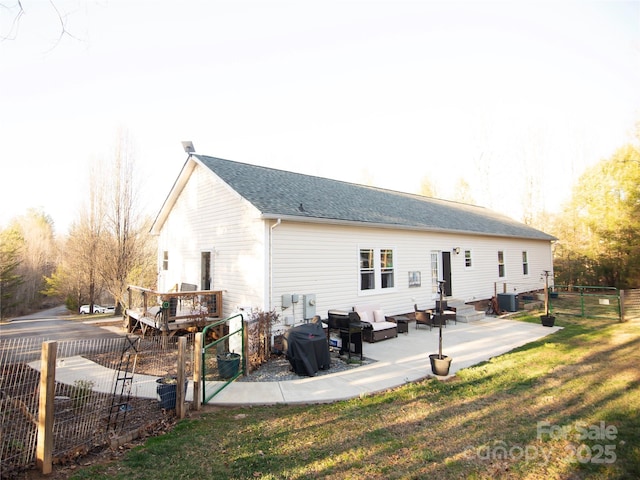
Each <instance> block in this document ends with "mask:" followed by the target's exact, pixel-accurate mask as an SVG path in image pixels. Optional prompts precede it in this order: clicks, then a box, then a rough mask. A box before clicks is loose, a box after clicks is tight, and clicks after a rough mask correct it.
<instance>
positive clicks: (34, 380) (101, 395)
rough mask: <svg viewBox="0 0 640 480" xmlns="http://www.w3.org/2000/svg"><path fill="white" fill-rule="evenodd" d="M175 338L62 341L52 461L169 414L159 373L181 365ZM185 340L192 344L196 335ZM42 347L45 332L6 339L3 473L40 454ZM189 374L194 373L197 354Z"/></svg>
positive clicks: (0, 350) (0, 386) (114, 441)
mask: <svg viewBox="0 0 640 480" xmlns="http://www.w3.org/2000/svg"><path fill="white" fill-rule="evenodd" d="M177 341H178V338H167V337H151V338H141V337H137V336H132V335H130V336H127V337H121V338H107V339H87V340H81V341H68V342H58V344H57V355H56V368H55V371H56V381H55V400H54V422H53V425H54V427H53V436H54V446H53V453H52V456H53V461H54V463H66V462H68V461H70V460H72V459H74V458H76V457H77V456H80V455H83V454H86V453H87V452H89V451H91V450H92V449H94V448H104V447H105V446H111V447H117V446H119V445H120V444H121V443H124V442H126V441H130V440H131V439H132V438H135V437H137V436H139V435H144V432H145V431H146V430H150V429H153V428H155V426H156V425H158V424H159V423H161V422H162V421H163V420H164V418H165V416H166V415H171V413H169V412H168V411H166V410H163V409H162V408H161V404H160V403H159V401H158V398H157V390H156V388H157V383H156V381H157V379H158V378H159V377H166V376H171V375H174V374H175V373H176V371H177V359H178V354H177V352H178V347H177ZM187 344H188V348H190V349H193V336H189V337H188V340H187ZM41 349H42V339H33V338H20V339H9V340H0V471H1V472H2V478H11V477H12V476H13V475H15V474H16V473H17V472H19V471H20V470H24V469H26V468H29V467H31V466H33V465H34V462H35V452H36V443H37V430H38V418H39V411H38V410H39V392H40V368H41V366H40V355H41ZM191 353H192V351H191ZM189 357H191V358H192V355H190V356H189ZM186 374H187V376H189V377H190V376H191V375H192V372H191V362H187V365H186Z"/></svg>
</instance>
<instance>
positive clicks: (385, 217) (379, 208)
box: [193, 155, 555, 240]
mask: <svg viewBox="0 0 640 480" xmlns="http://www.w3.org/2000/svg"><path fill="white" fill-rule="evenodd" d="M193 156H194V157H195V158H196V159H197V160H199V161H200V162H201V163H202V164H203V165H204V166H206V167H207V168H209V169H210V170H211V171H213V172H214V173H215V174H216V175H217V176H218V177H220V178H221V179H222V180H223V181H224V182H225V183H227V184H228V185H229V186H230V187H231V188H233V189H234V190H235V191H237V192H238V193H239V194H240V195H241V196H242V197H244V198H245V199H246V200H247V201H249V202H250V203H251V204H253V205H254V206H255V207H256V208H257V209H258V210H259V211H260V212H261V213H262V215H263V216H265V217H274V218H275V217H279V216H282V217H284V216H286V217H299V218H300V220H301V221H303V220H304V219H308V220H311V219H321V220H325V221H329V222H330V221H339V222H354V223H360V224H362V223H364V224H372V225H385V226H390V227H394V226H395V227H397V228H411V229H420V230H432V231H453V232H460V233H471V234H481V235H496V236H505V237H516V238H531V239H540V240H555V238H554V237H553V236H551V235H548V234H546V233H544V232H541V231H539V230H536V229H534V228H531V227H529V226H527V225H525V224H523V223H520V222H516V221H515V220H512V219H511V218H509V217H506V216H504V215H501V214H498V213H496V212H493V211H491V210H488V209H486V208H483V207H477V206H473V205H467V204H462V203H457V202H450V201H446V200H439V199H434V198H429V197H423V196H420V195H414V194H409V193H403V192H396V191H392V190H385V189H381V188H376V187H370V186H365V185H357V184H354V183H348V182H342V181H339V180H331V179H328V178H322V177H315V176H312V175H303V174H300V173H294V172H288V171H284V170H277V169H273V168H267V167H262V166H256V165H250V164H246V163H239V162H233V161H230V160H223V159H220V158H215V157H208V156H205V155H193Z"/></svg>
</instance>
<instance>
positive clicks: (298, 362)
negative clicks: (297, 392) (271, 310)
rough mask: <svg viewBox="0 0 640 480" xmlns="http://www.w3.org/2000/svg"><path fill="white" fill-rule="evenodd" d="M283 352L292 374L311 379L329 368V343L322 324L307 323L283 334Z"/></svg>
mask: <svg viewBox="0 0 640 480" xmlns="http://www.w3.org/2000/svg"><path fill="white" fill-rule="evenodd" d="M283 337H284V351H285V353H286V355H287V360H289V363H290V364H291V367H292V369H293V371H294V372H296V373H297V374H298V375H307V376H309V377H313V376H315V375H316V373H318V370H327V369H329V367H331V357H330V356H329V343H328V342H327V335H326V334H325V332H324V329H323V328H322V323H321V322H317V323H307V324H303V325H299V326H297V327H293V328H290V329H289V330H288V331H287V332H285V333H284V335H283Z"/></svg>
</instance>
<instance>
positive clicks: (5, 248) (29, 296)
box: [0, 133, 156, 318]
mask: <svg viewBox="0 0 640 480" xmlns="http://www.w3.org/2000/svg"><path fill="white" fill-rule="evenodd" d="M132 151H133V148H132V146H131V144H130V141H129V140H128V138H127V137H126V134H124V133H120V137H119V139H118V142H117V146H116V149H115V152H114V155H113V158H112V159H111V161H110V162H97V161H96V162H95V163H94V165H93V168H92V170H91V172H90V174H89V178H88V183H89V191H88V196H87V199H86V203H85V204H84V205H83V206H82V207H81V209H80V211H79V213H78V215H77V218H76V219H75V221H74V222H73V223H72V224H71V226H70V228H69V232H68V233H67V234H66V235H64V236H63V237H60V238H57V237H56V236H55V235H54V225H53V221H52V219H51V218H50V217H49V216H48V215H46V214H45V213H44V212H43V211H42V210H41V209H30V210H28V211H27V212H26V213H25V214H24V215H22V216H19V217H17V218H15V219H13V220H12V221H11V222H10V223H9V225H8V226H7V227H6V228H4V229H2V230H0V317H1V318H6V317H10V316H16V315H21V314H24V313H27V312H29V311H31V310H35V309H39V308H42V307H45V306H48V305H51V306H54V305H58V304H59V303H62V302H64V303H65V305H66V306H67V308H68V309H69V310H71V311H78V309H79V307H80V305H83V304H90V305H93V304H95V303H100V302H109V303H111V302H113V303H114V304H115V306H116V313H117V314H118V313H121V312H122V309H123V308H126V307H127V305H126V289H127V286H128V285H129V284H138V285H148V286H153V285H155V283H156V247H155V241H154V238H153V237H152V236H151V235H150V234H149V229H150V226H151V219H150V218H149V217H148V216H144V215H142V214H141V213H140V208H139V203H138V201H137V197H136V196H137V188H136V185H137V182H136V179H137V178H138V177H137V172H136V171H135V167H136V162H135V157H134V155H133V153H132Z"/></svg>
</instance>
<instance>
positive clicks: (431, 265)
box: [151, 154, 555, 323]
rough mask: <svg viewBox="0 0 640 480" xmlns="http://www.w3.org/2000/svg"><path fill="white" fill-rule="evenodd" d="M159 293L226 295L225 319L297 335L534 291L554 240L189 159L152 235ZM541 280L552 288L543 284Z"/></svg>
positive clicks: (450, 205) (329, 186) (381, 197)
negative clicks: (377, 310)
mask: <svg viewBox="0 0 640 480" xmlns="http://www.w3.org/2000/svg"><path fill="white" fill-rule="evenodd" d="M151 231H152V233H153V234H156V235H158V237H159V238H158V266H159V267H158V268H159V274H158V290H160V291H168V290H169V289H170V288H171V287H173V286H175V285H180V284H181V283H191V284H196V285H197V286H198V288H199V289H201V290H208V289H211V290H221V291H223V292H224V293H223V298H224V300H223V303H224V305H223V314H224V316H228V315H231V314H232V313H233V312H235V311H237V309H238V308H239V307H245V308H246V307H252V308H258V309H262V310H266V311H269V310H276V311H277V312H278V313H280V314H281V315H282V316H283V318H284V319H286V320H287V321H288V323H293V322H295V323H298V322H299V321H301V320H302V319H303V318H311V317H312V316H313V314H315V313H317V314H319V315H320V316H321V317H322V318H326V314H327V311H328V310H329V309H343V310H350V309H351V308H352V307H353V306H356V305H358V304H365V303H370V304H371V303H375V304H376V305H379V306H380V307H381V308H382V309H384V311H385V313H388V314H400V313H406V312H410V311H412V310H413V305H414V304H418V306H419V307H421V308H430V307H433V306H434V303H435V300H436V298H437V295H438V294H437V282H438V280H442V279H444V280H445V281H446V283H445V289H446V295H447V296H448V297H450V298H451V299H457V300H461V301H464V302H474V301H479V300H485V299H490V298H491V297H492V296H493V295H494V294H495V292H496V291H497V292H498V293H501V292H503V291H507V292H510V293H521V292H528V291H532V290H538V289H540V288H541V287H542V285H543V281H542V280H541V274H542V272H543V271H545V270H548V271H551V272H553V262H552V253H551V244H552V242H553V241H554V240H555V238H554V237H552V236H550V235H548V234H546V233H543V232H541V231H539V230H536V229H534V228H531V227H529V226H527V225H524V224H522V223H519V222H516V221H514V220H512V219H510V218H508V217H505V216H503V215H500V214H497V213H495V212H492V211H490V210H487V209H485V208H482V207H477V206H472V205H466V204H461V203H456V202H451V201H445V200H438V199H433V198H428V197H423V196H420V195H414V194H409V193H402V192H396V191H390V190H384V189H381V188H376V187H370V186H364V185H357V184H353V183H347V182H341V181H337V180H330V179H326V178H320V177H314V176H309V175H302V174H298V173H293V172H288V171H282V170H276V169H272V168H266V167H261V166H255V165H249V164H245V163H238V162H233V161H229V160H223V159H219V158H214V157H208V156H204V155H198V154H192V155H190V156H189V158H188V159H187V161H186V163H185V164H184V166H183V168H182V170H181V172H180V174H179V175H178V178H177V179H176V181H175V184H174V185H173V187H172V189H171V191H170V192H169V195H168V196H167V198H166V200H165V202H164V204H163V206H162V208H161V210H160V212H159V214H158V216H157V218H156V220H155V222H154V224H153V226H152V230H151ZM550 278H553V275H551V277H550Z"/></svg>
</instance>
